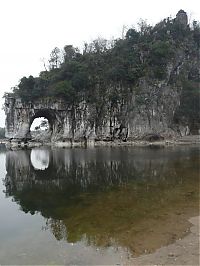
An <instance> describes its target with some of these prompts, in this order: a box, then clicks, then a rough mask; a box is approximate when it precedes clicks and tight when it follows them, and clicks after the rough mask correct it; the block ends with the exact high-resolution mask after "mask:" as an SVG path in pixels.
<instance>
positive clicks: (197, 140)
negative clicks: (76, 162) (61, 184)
mask: <svg viewBox="0 0 200 266" xmlns="http://www.w3.org/2000/svg"><path fill="white" fill-rule="evenodd" d="M4 144H5V145H6V146H7V147H8V148H17V147H19V148H24V147H28V148H32V147H40V146H52V147H61V148H75V147H80V148H81V147H82V148H91V147H131V146H132V147H134V146H135V147H168V146H179V145H195V144H200V135H190V136H184V137H180V138H177V139H165V140H159V141H146V140H134V141H126V142H125V141H119V140H114V141H95V140H93V141H92V140H89V141H87V142H85V141H56V142H39V141H28V142H24V141H17V140H13V141H9V140H5V141H4Z"/></svg>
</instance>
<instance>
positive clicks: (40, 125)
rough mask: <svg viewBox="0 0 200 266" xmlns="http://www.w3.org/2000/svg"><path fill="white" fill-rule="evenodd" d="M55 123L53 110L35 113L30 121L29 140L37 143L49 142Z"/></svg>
mask: <svg viewBox="0 0 200 266" xmlns="http://www.w3.org/2000/svg"><path fill="white" fill-rule="evenodd" d="M55 121H56V115H55V113H54V111H53V110H49V109H41V110H38V111H37V112H35V114H34V116H33V117H32V118H31V119H30V135H31V139H32V140H35V141H39V142H49V141H51V136H52V133H53V129H54V124H55Z"/></svg>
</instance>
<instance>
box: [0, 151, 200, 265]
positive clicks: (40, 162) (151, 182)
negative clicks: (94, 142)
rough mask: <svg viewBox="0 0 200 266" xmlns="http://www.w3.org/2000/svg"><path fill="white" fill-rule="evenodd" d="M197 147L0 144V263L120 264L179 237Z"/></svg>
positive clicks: (192, 211)
mask: <svg viewBox="0 0 200 266" xmlns="http://www.w3.org/2000/svg"><path fill="white" fill-rule="evenodd" d="M199 151H200V149H199V147H197V146H196V147H195V146H177V147H166V148H155V147H154V148H148V147H146V148H145V147H141V148H139V147H138V148H136V147H110V148H105V147H104V148H91V149H81V148H74V149H62V148H48V147H46V148H45V147H42V148H33V149H27V150H15V151H12V150H7V151H6V150H5V149H2V148H1V149H0V264H7V265H9V264H10V265H11V264H17V265H32V264H48V265H54V264H73V265H83V264H84V265H86V264H87V265H94V264H122V263H124V262H125V261H127V260H129V258H132V257H135V256H139V255H141V254H147V253H151V252H153V251H155V250H156V249H158V248H159V247H161V246H164V245H168V244H170V243H173V242H174V241H175V240H176V239H178V238H180V237H183V236H184V235H185V234H187V232H188V228H189V226H190V224H189V222H188V218H190V217H193V216H196V215H198V212H199V158H200V157H199Z"/></svg>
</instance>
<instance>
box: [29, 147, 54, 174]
mask: <svg viewBox="0 0 200 266" xmlns="http://www.w3.org/2000/svg"><path fill="white" fill-rule="evenodd" d="M49 158H50V152H49V150H47V149H32V150H31V154H30V160H31V164H32V166H33V168H34V169H36V170H45V169H47V168H48V167H49Z"/></svg>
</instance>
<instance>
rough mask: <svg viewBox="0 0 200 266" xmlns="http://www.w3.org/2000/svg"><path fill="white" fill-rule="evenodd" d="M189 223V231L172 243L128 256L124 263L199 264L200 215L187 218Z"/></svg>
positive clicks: (149, 265)
mask: <svg viewBox="0 0 200 266" xmlns="http://www.w3.org/2000/svg"><path fill="white" fill-rule="evenodd" d="M188 221H189V222H190V223H191V227H190V230H189V233H188V234H187V235H186V236H184V237H183V238H181V239H178V240H176V241H175V242H174V243H173V244H170V245H168V246H163V247H161V248H159V249H157V250H156V251H155V252H153V253H151V254H147V255H141V256H139V257H135V258H130V259H128V261H126V262H125V264H126V265H148V266H151V265H195V266H197V265H199V264H200V251H199V237H200V232H199V222H200V216H195V217H192V218H190V219H189V220H188Z"/></svg>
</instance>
